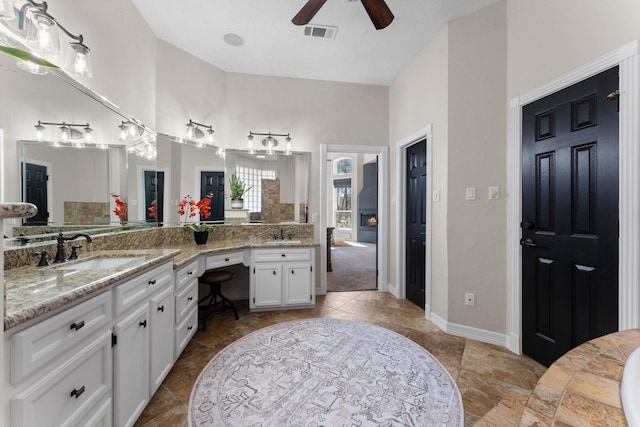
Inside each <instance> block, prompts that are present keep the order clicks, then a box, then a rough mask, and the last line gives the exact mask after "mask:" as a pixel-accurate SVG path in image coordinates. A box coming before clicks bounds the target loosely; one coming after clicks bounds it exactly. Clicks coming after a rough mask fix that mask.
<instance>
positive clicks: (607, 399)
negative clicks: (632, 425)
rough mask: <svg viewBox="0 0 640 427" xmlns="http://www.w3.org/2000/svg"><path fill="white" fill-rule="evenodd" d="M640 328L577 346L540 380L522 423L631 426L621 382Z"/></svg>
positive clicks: (638, 344) (637, 342) (635, 346)
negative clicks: (621, 397)
mask: <svg viewBox="0 0 640 427" xmlns="http://www.w3.org/2000/svg"><path fill="white" fill-rule="evenodd" d="M638 347H640V329H629V330H625V331H620V332H614V333H612V334H609V335H605V336H602V337H599V338H596V339H593V340H591V341H587V342H585V343H584V344H581V345H580V346H578V347H576V348H574V349H573V350H571V351H569V352H568V353H566V354H565V355H564V356H562V357H561V358H560V359H558V360H556V361H555V362H554V363H553V364H552V365H551V366H550V367H549V369H547V371H546V372H545V374H544V375H543V376H542V377H541V378H540V380H539V381H538V384H537V385H536V387H535V389H534V390H533V393H532V394H531V397H529V401H528V402H527V405H526V406H525V408H524V412H523V414H522V419H521V420H520V426H552V425H563V426H583V425H593V426H595V425H598V426H604V425H607V426H626V425H627V423H626V421H625V416H624V413H623V411H622V404H621V401H620V381H621V379H622V373H623V371H624V365H625V363H626V361H627V358H628V357H629V356H630V355H631V353H632V352H633V351H634V350H635V349H636V348H638Z"/></svg>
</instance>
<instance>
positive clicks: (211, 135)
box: [207, 129, 213, 144]
mask: <svg viewBox="0 0 640 427" xmlns="http://www.w3.org/2000/svg"><path fill="white" fill-rule="evenodd" d="M208 132H209V136H208V137H207V142H208V143H209V144H213V129H209V130H208Z"/></svg>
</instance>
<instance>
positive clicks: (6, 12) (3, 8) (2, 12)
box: [0, 0, 16, 21]
mask: <svg viewBox="0 0 640 427" xmlns="http://www.w3.org/2000/svg"><path fill="white" fill-rule="evenodd" d="M15 17H16V13H15V9H14V7H13V1H12V0H2V1H0V19H6V20H7V21H10V20H12V19H13V18H15Z"/></svg>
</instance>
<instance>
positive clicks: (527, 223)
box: [520, 221, 536, 230]
mask: <svg viewBox="0 0 640 427" xmlns="http://www.w3.org/2000/svg"><path fill="white" fill-rule="evenodd" d="M535 226H536V225H535V224H534V223H533V222H531V221H522V222H521V223H520V227H522V228H524V229H525V230H533V229H534V228H535Z"/></svg>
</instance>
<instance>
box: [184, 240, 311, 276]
mask: <svg viewBox="0 0 640 427" xmlns="http://www.w3.org/2000/svg"><path fill="white" fill-rule="evenodd" d="M317 246H320V243H318V242H316V241H315V240H313V239H302V240H293V241H289V240H286V239H285V240H277V241H272V240H269V241H267V240H261V239H254V240H251V241H247V240H242V239H237V240H218V241H210V242H207V244H205V245H194V244H188V245H179V246H176V248H178V249H180V253H179V254H177V255H176V256H175V257H174V259H173V268H174V270H177V269H179V268H181V267H184V266H185V265H187V264H188V263H190V262H191V261H193V260H195V259H196V258H198V256H200V255H214V254H216V253H223V252H231V251H239V250H243V249H258V248H260V249H278V248H309V247H317Z"/></svg>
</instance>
